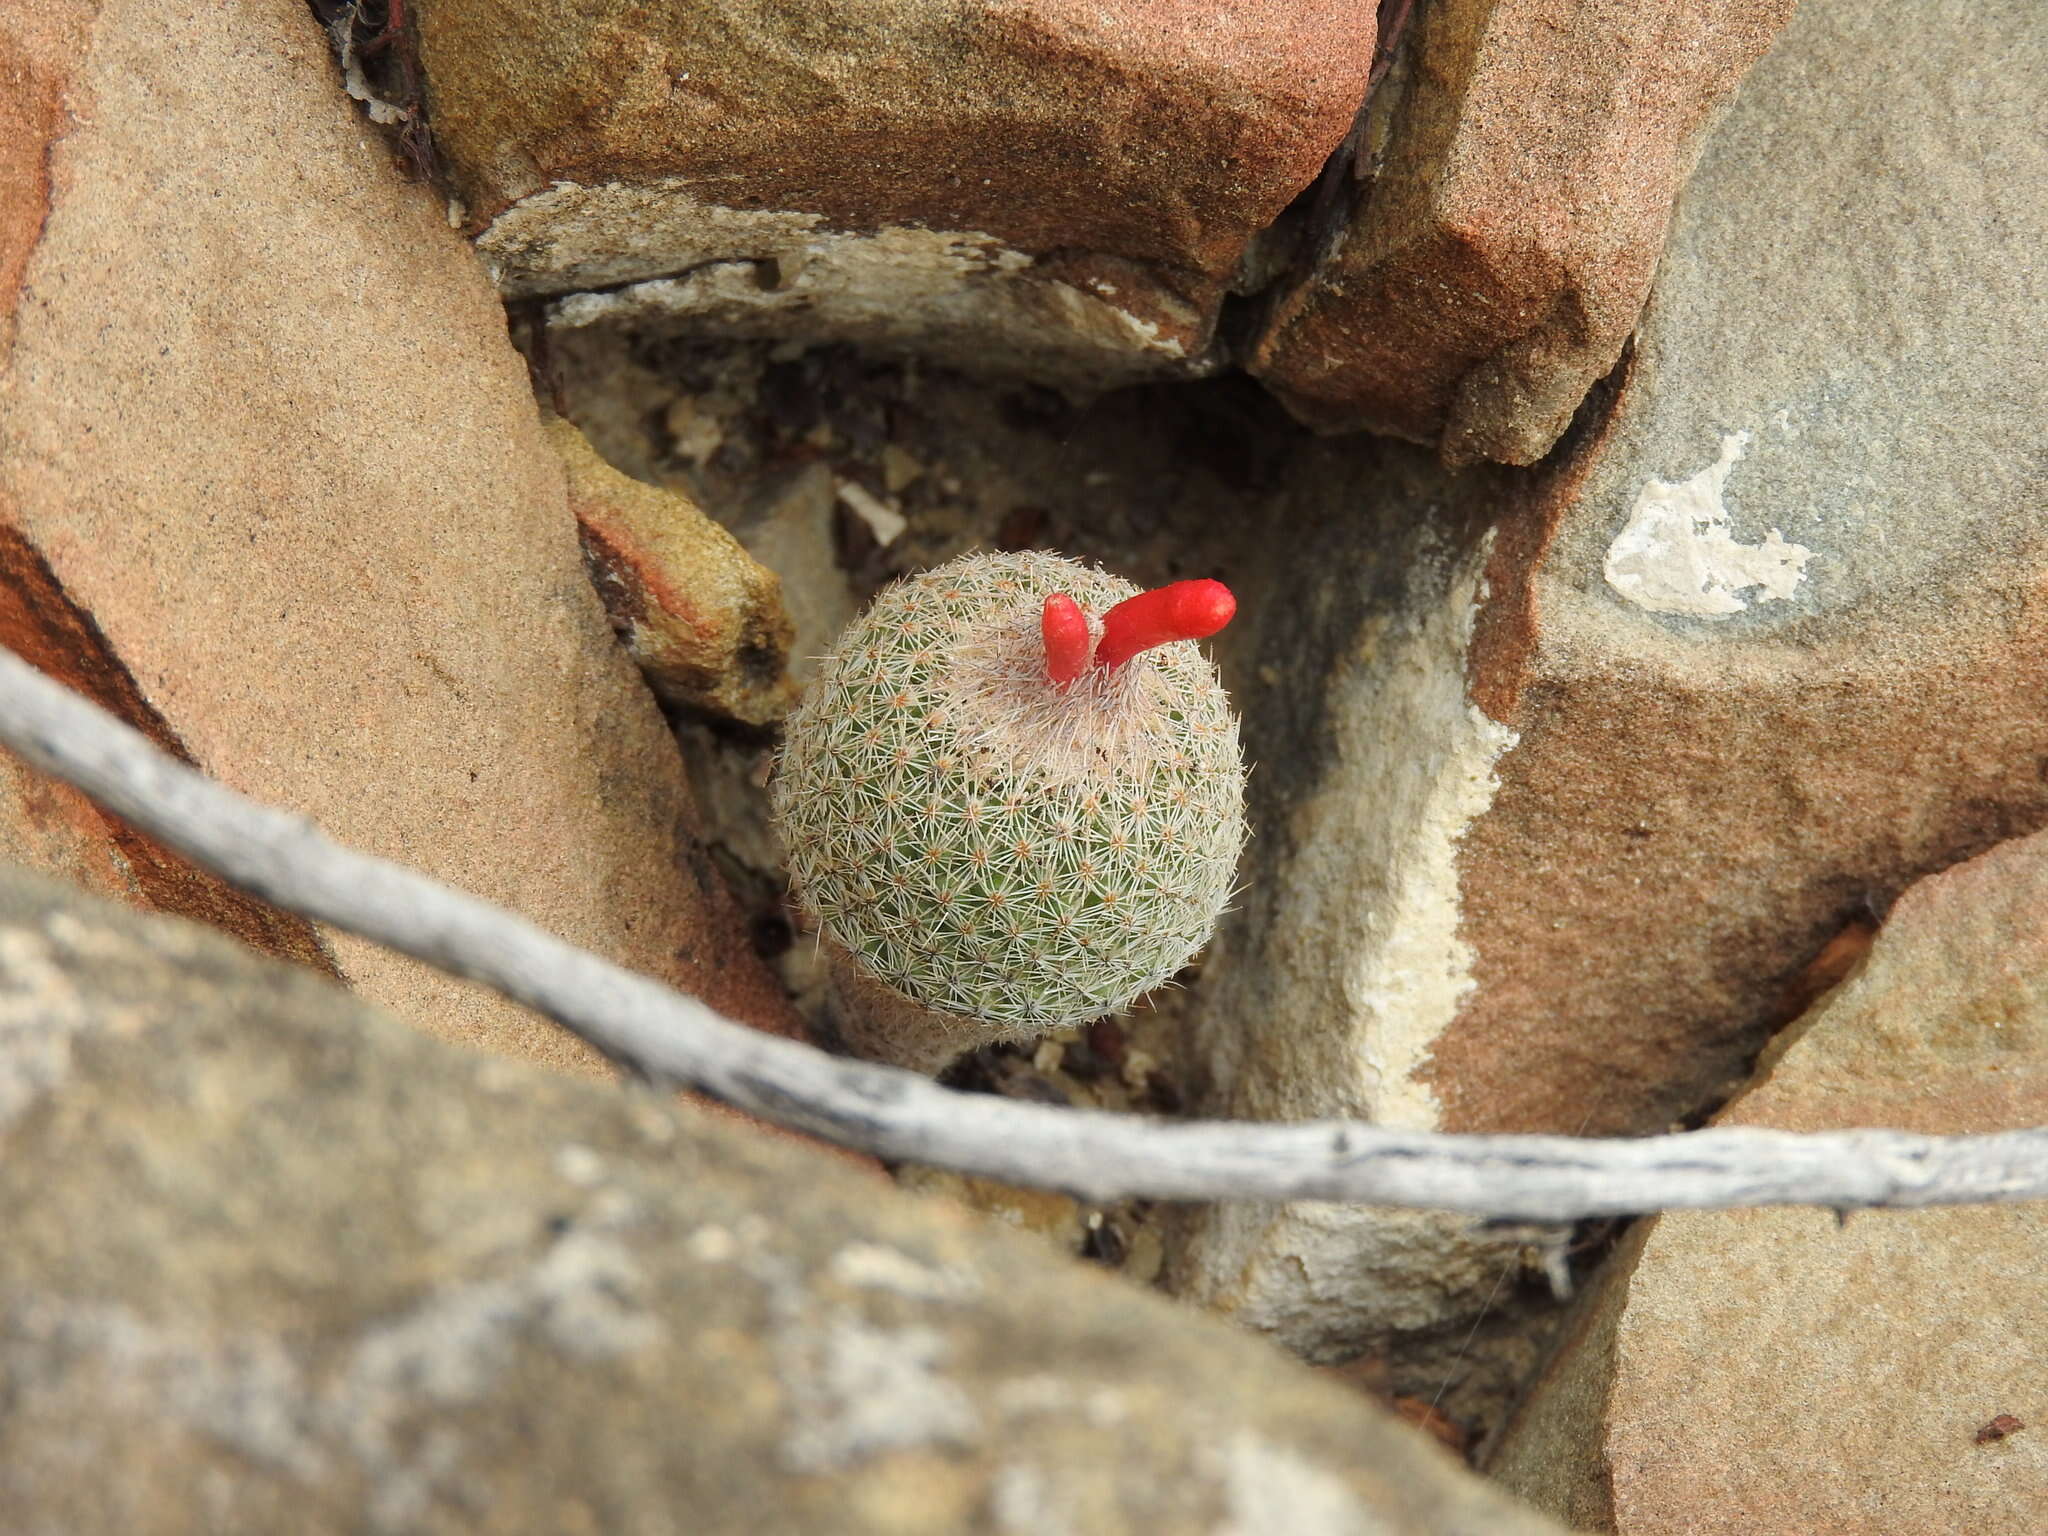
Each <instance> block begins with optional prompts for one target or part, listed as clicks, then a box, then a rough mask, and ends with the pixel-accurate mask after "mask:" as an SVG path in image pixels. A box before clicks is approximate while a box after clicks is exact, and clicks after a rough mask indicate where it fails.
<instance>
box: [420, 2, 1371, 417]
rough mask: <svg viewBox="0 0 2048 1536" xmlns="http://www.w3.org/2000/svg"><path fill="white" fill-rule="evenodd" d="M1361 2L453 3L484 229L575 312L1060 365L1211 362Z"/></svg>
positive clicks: (1341, 116)
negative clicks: (1233, 294) (1227, 304)
mask: <svg viewBox="0 0 2048 1536" xmlns="http://www.w3.org/2000/svg"><path fill="white" fill-rule="evenodd" d="M1368 16H1369V13H1367V15H1361V13H1360V10H1359V8H1358V7H1357V6H1355V5H1350V4H1340V3H1338V0H1311V3H1306V4H1301V3H1297V4H1271V3H1268V4H1260V5H1250V6H1240V7H1230V8H1225V9H1223V10H1218V9H1217V8H1215V7H1211V6H1201V5H1194V4H1189V3H1185V0H1172V3H1146V0H1124V3H1119V4H1113V5H1108V6H1102V5H1093V4H1081V3H1078V0H1000V3H996V4H990V5H980V6H975V7H972V8H967V9H963V8H961V7H960V6H957V5H954V4H951V3H948V0H913V3H903V4H893V5H888V6H883V7H876V6H873V5H869V4H862V3H856V0H832V3H830V4H820V3H818V0H804V3H802V4H792V3H790V0H745V3H741V4H730V5H724V6H720V7H718V8H716V9H715V10H706V9H703V8H699V7H670V8H667V9H657V10H654V11H649V10H648V9H647V8H645V7H636V6H629V5H627V4H625V3H623V0H606V3H604V4H599V5H588V4H581V3H578V4H568V3H564V0H519V3H517V4H504V3H500V0H491V3H475V0H433V3H431V4H423V5H421V6H420V7H419V8H418V18H419V21H418V48H419V56H420V59H421V62H422V64H423V66H424V69H425V72H426V78H427V84H428V88H429V93H430V96H431V101H432V108H433V125H434V134H435V138H436V142H437V144H438V145H439V147H440V149H441V150H442V151H443V152H444V153H445V155H446V157H447V160H448V163H449V167H450V169H451V172H452V174H453V176H454V179H455V182H456V184H457V186H458V187H459V189H460V191H461V194H462V196H463V198H464V199H465V200H466V202H467V205H468V209H469V215H470V218H471V221H472V225H473V227H475V228H476V229H477V230H478V236H477V245H478V249H479V250H480V251H481V252H482V253H483V254H484V256H485V257H486V259H487V260H489V261H490V263H491V264H492V267H493V269H494V271H495V272H496V273H497V275H498V281H499V283H500V285H501V286H502V287H503V289H504V291H505V292H506V293H507V294H508V295H510V296H514V297H533V296H552V295H571V296H570V297H567V298H563V299H562V300H561V301H560V302H559V303H558V304H556V305H555V306H554V317H555V319H554V323H555V324H556V325H559V326H564V327H577V326H583V325H587V324H593V323H599V322H604V323H613V324H630V325H632V326H633V327H635V328H637V329H640V330H642V331H646V330H648V329H651V328H653V327H655V326H658V325H667V326H670V327H672V328H673V327H685V328H688V329H690V330H692V331H695V332H707V333H714V334H725V335H750V336H758V335H773V336H796V337H799V338H802V339H806V340H853V341H859V342H863V343H866V344H869V345H880V346H890V347H902V348H907V349H911V350H918V351H923V352H926V353H929V354H932V355H937V356H942V357H947V358H950V359H953V360H955V361H959V362H962V363H965V364H967V365H969V366H974V367H978V368H984V369H995V370H999V371H1005V372H1010V373H1018V374H1023V375H1026V376H1034V377H1039V378H1042V379H1047V380H1052V381H1058V382H1096V383H1100V382H1107V381H1109V380H1112V379H1116V378H1121V377H1129V376H1131V375H1134V374H1141V373H1156V372H1160V371H1162V370H1170V371H1183V370H1187V369H1190V368H1196V367H1200V366H1202V365H1203V361H1204V354H1205V353H1206V351H1207V349H1208V346H1209V340H1210V335H1211V332H1212V330H1213V327H1214V325H1215V320H1216V314H1217V309H1218V306H1219V304H1220V303H1221V301H1222V298H1223V295H1224V292H1225V290H1226V289H1227V287H1228V286H1229V284H1230V283H1231V281H1232V279H1233V276H1234V275H1235V272H1236V269H1237V267H1238V265H1239V263H1240V261H1241V260H1242V259H1243V257H1244V256H1245V253H1246V250H1247V247H1248V246H1249V245H1250V243H1251V241H1252V238H1253V236H1254V235H1255V234H1257V233H1258V232H1259V231H1261V230H1263V229H1265V228H1266V227H1267V226H1268V225H1269V224H1271V223H1272V222H1273V220H1274V219H1275V217H1276V216H1277V215H1278V214H1279V213H1280V212H1281V210H1282V209H1283V208H1285V207H1286V206H1287V204H1288V203H1289V202H1290V201H1291V200H1292V199H1293V198H1294V197H1295V195H1296V194H1297V193H1299V192H1300V191H1301V190H1302V189H1303V188H1305V187H1306V186H1308V185H1309V183H1310V182H1311V181H1312V180H1313V179H1314V178H1315V176H1316V174H1317V172H1318V171H1320V170H1321V168H1322V165H1323V162H1324V160H1325V158H1326V157H1327V156H1328V154H1329V152H1330V150H1331V149H1332V148H1333V147H1334V146H1335V145H1336V144H1337V142H1338V140H1340V139H1341V138H1342V137H1343V135H1344V133H1345V131H1346V130H1347V128H1348V127H1349V126H1350V123H1351V120H1352V117H1353V114H1354V112H1355V111H1356V109H1357V106H1358V103H1359V101H1360V100H1361V99H1362V97H1363V94H1364V88H1365V78H1366V72H1367V69H1368V67H1369V64H1370V62H1371V57H1372V51H1373V42H1374V29H1373V27H1372V25H1371V23H1370V21H1369V19H1368Z"/></svg>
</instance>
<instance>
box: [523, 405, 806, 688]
mask: <svg viewBox="0 0 2048 1536" xmlns="http://www.w3.org/2000/svg"><path fill="white" fill-rule="evenodd" d="M548 437H549V440H550V441H551V442H553V443H554V445H555V448H556V451H557V452H559V453H560V454H561V456H562V464H563V467H564V468H565V469H566V470H567V472H568V476H569V507H570V510H571V511H573V512H574V513H575V514H576V525H577V527H578V529H579V530H580V531H581V533H582V538H583V558H584V563H585V565H586V566H587V567H588V568H589V571H590V574H591V579H592V580H593V581H594V582H595V583H596V584H597V590H598V594H599V595H600V596H601V597H603V599H604V602H605V608H606V610H607V611H608V612H609V613H610V614H611V620H612V628H613V629H614V630H615V631H616V632H617V633H618V635H619V638H620V639H621V640H622V641H623V642H624V643H625V646H626V649H627V651H628V652H629V653H631V655H632V657H633V659H634V660H635V661H636V662H638V663H639V664H640V672H641V675H642V676H643V677H645V678H646V679H647V681H648V683H649V685H650V686H651V687H652V688H653V689H654V691H655V692H656V693H658V694H660V695H661V697H662V698H664V699H666V700H667V701H668V702H669V703H671V704H677V705H681V706H684V707H686V708H690V709H699V710H706V711H709V712H710V713H712V714H716V715H723V716H724V717H726V718H727V719H730V720H737V721H740V722H741V723H743V724H746V725H772V724H773V723H775V722H776V721H778V720H780V719H781V718H782V717H783V715H784V714H786V713H787V712H788V710H789V707H790V705H791V704H793V703H794V702H795V699H796V686H795V684H794V683H792V682H791V681H790V677H789V643H790V639H791V637H792V635H793V634H794V631H793V630H792V629H791V627H790V622H789V615H788V614H787V613H785V612H784V611H783V608H782V583H781V581H780V580H779V579H778V578H777V576H776V574H775V573H774V572H773V571H771V570H769V569H768V568H767V567H766V566H764V565H762V564H761V563H760V562H759V561H757V560H756V559H754V557H753V556H752V555H749V554H748V553H747V552H746V550H745V549H744V548H742V547H741V545H740V542H739V540H738V539H735V538H734V537H733V536H732V535H731V534H730V533H727V532H726V531H725V529H723V528H722V527H720V526H719V525H718V524H717V523H714V522H713V521H712V520H711V519H710V518H709V517H707V516H706V515H705V514H704V510H703V509H702V508H701V507H699V506H698V505H697V504H696V503H695V502H693V501H691V500H690V498H689V497H687V496H685V495H683V494H682V492H680V491H673V490H666V489H663V488H662V487H660V486H655V485H649V484H647V483H646V482H645V481H642V480H635V479H633V478H632V477H631V476H630V475H625V474H621V473H620V472H619V471H618V470H616V469H614V468H613V467H612V466H611V465H609V464H607V463H606V462H605V461H604V460H603V459H602V458H600V457H599V456H598V453H597V450H596V449H594V448H592V447H591V446H590V443H589V442H588V440H586V439H585V438H584V436H583V434H582V433H581V432H579V431H577V430H576V428H575V427H574V426H572V425H571V424H570V423H568V422H566V421H563V420H560V419H559V418H557V419H556V420H554V421H551V422H549V423H548Z"/></svg>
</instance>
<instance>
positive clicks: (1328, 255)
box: [1250, 0, 1793, 464]
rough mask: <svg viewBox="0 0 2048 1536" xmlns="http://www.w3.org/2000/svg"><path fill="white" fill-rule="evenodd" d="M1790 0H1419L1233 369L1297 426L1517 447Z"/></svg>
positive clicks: (1563, 400)
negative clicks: (1322, 240)
mask: <svg viewBox="0 0 2048 1536" xmlns="http://www.w3.org/2000/svg"><path fill="white" fill-rule="evenodd" d="M1792 5H1793V0H1744V3H1742V4H1738V5H1732V6H1704V7H1703V6H1699V5H1694V4H1690V3H1687V0H1661V3H1658V4H1653V5H1648V6H1645V5H1640V4H1630V3H1627V0H1603V3H1601V4H1597V5H1591V6H1583V5H1566V4H1558V3H1556V0H1450V3H1448V4H1442V5H1432V6H1425V7H1423V8H1422V10H1421V13H1420V15H1419V17H1418V18H1417V21H1416V23H1415V29H1416V35H1415V37H1414V39H1413V41H1412V44H1411V46H1410V49H1409V55H1408V61H1407V66H1406V68H1405V69H1404V70H1403V71H1400V72H1397V73H1396V74H1394V75H1392V76H1390V78H1389V82H1388V84H1389V88H1388V89H1386V90H1384V91H1382V92H1380V93H1377V94H1376V97H1375V101H1374V104H1373V114H1372V119H1373V120H1372V122H1371V124H1370V126H1369V129H1368V143H1369V144H1370V145H1371V146H1372V148H1371V150H1370V151H1369V154H1368V157H1367V160H1366V162H1364V163H1361V164H1360V165H1359V166H1358V167H1357V171H1356V174H1357V176H1358V177H1359V182H1358V184H1357V185H1356V187H1355V191H1354V197H1355V199H1356V206H1355V209H1354V210H1353V211H1352V213H1351V215H1350V217H1349V219H1348V221H1347V222H1346V223H1345V224H1344V225H1343V226H1342V227H1341V229H1340V230H1339V231H1338V233H1337V235H1336V237H1335V239H1334V241H1333V242H1332V244H1331V245H1330V247H1329V248H1328V249H1327V250H1326V252H1325V253H1324V254H1323V256H1322V259H1321V260H1320V261H1319V262H1318V263H1316V264H1315V266H1314V267H1313V268H1312V270H1310V271H1308V272H1307V273H1306V274H1305V275H1304V276H1302V277H1301V278H1299V279H1298V280H1296V281H1295V282H1294V283H1293V284H1292V285H1291V286H1290V287H1288V288H1286V289H1285V290H1284V291H1282V292H1281V293H1280V294H1278V295H1277V296H1276V298H1275V300H1274V302H1273V305H1272V308H1271V312H1270V314H1269V317H1268V319H1267V322H1266V325H1265V328H1264V330H1263V332H1262V334H1261V335H1260V337H1259V339H1258V340H1257V342H1256V343H1255V345H1254V347H1253V352H1252V358H1251V362H1250V366H1251V368H1252V370H1253V371H1254V372H1255V373H1257V374H1259V375H1260V376H1261V377H1263V378H1264V379H1265V381H1266V383H1267V384H1268V385H1269V386H1270V387H1271V388H1273V389H1274V390H1275V391H1276V392H1277V393H1278V394H1279V395H1280V397H1281V399H1283V400H1284V401H1286V402H1287V404H1288V406H1289V408H1290V409H1291V410H1293V411H1294V412H1295V413H1296V414H1297V415H1298V416H1299V417H1300V418H1301V419H1302V420H1303V421H1305V422H1308V423H1310V424H1312V425H1314V426H1318V427H1321V428H1324V429H1327V430H1340V431H1341V430H1352V429H1355V428H1359V427H1365V428H1370V429H1371V430H1373V431H1377V432H1391V433H1393V434H1395V435H1397V436H1400V437H1406V438H1410V439H1413V440H1414V441H1416V442H1422V443H1432V444H1438V445H1440V446H1441V449H1442V452H1443V455H1444V457H1445V458H1446V460H1448V461H1450V462H1452V463H1463V462H1468V461H1470V460H1473V459H1480V458H1487V459H1495V460H1499V461H1501V462H1504V463H1509V464H1533V463H1534V462H1535V461H1536V460H1538V459H1540V458H1542V457H1543V455H1544V454H1545V453H1547V452H1548V451H1549V450H1550V447H1551V445H1552V444H1553V443H1555V442H1556V441H1557V439H1558V437H1559V435H1560V434H1561V433H1562V432H1563V431H1564V429H1565V427H1566V425H1567V424H1568V423H1569V422H1570V421H1571V418H1572V414H1573V412H1575V411H1576V410H1577V409H1578V407H1579V404H1580V402H1581V401H1583V400H1584V399H1585V397H1586V393H1587V391H1588V390H1589V389H1591V388H1592V386H1593V383H1594V381H1595V380H1597V379H1599V378H1601V377H1602V376H1603V375H1605V374H1606V373H1607V372H1608V371H1609V370H1610V369H1612V368H1613V367H1614V364H1615V361H1616V359H1618V358H1619V357H1620V356H1621V350H1622V346H1623V344H1624V343H1625V342H1626V341H1627V339H1628V336H1629V333H1630V332H1631V331H1632V330H1633V329H1634V328H1635V324H1636V320H1637V317H1638V316H1639V315H1640V313H1641V311H1642V307H1643V300H1644V297H1645V295H1647V294H1648V292H1649V288H1650V279H1651V277H1652V276H1653V274H1654V273H1655V272H1656V269H1657V260H1658V257H1659V255H1660V254H1661V253H1662V251H1663V249H1664V238H1665V232H1666V229H1667V228H1668V226H1669V223H1670V219H1671V207H1672V201H1673V199H1674V198H1675V197H1676V196H1677V195H1678V191H1679V188H1680V187H1681V186H1683V185H1684V183H1685V178H1686V176H1687V174H1688V173H1689V172H1690V171H1691V169H1692V164H1693V160H1694V157H1695V155H1696V154H1697V151H1698V147H1699V143H1700V139H1701V137H1702V135H1703V134H1704V132H1705V131H1706V129H1707V127H1708V125H1709V124H1710V123H1711V122H1712V121H1713V119H1714V117H1715V115H1716V114H1717V113H1718V112H1719V111H1720V109H1721V108H1722V106H1723V104H1724V103H1725V102H1726V101H1727V100H1728V98H1729V96H1730V94H1731V93H1732V92H1733V91H1734V89H1735V87H1736V83H1737V82H1738V81H1739V80H1741V78H1742V76H1743V74H1744V72H1745V71H1747V70H1748V69H1749V67H1750V66H1751V65H1752V64H1754V63H1755V62H1756V60H1757V59H1758V57H1759V56H1761V55H1762V53H1763V52H1764V50H1765V49H1766V48H1768V47H1769V46H1770V43H1771V39H1772V38H1773V37H1774V36H1775V35H1776V34H1777V32H1778V30H1779V29H1780V28H1781V27H1782V26H1783V25H1784V23H1785V20H1786V18H1787V17H1788V16H1789V15H1790V14H1791V12H1792Z"/></svg>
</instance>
